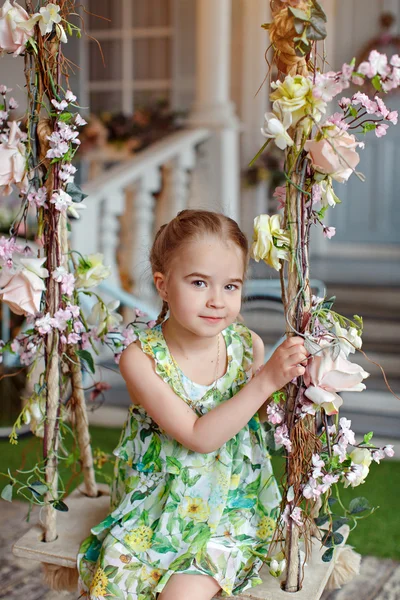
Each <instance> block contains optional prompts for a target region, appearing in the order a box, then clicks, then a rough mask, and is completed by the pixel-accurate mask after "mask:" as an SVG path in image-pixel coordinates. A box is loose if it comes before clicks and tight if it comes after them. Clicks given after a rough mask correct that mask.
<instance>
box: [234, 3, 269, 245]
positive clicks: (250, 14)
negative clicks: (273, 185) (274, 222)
mask: <svg viewBox="0 0 400 600" xmlns="http://www.w3.org/2000/svg"><path fill="white" fill-rule="evenodd" d="M270 21H271V10H270V7H269V3H268V2H265V0H242V23H243V34H242V35H243V63H242V91H241V95H242V97H241V106H242V113H241V115H240V117H241V121H242V123H243V136H242V145H241V164H242V169H246V168H247V166H248V164H249V162H250V161H251V159H252V158H253V157H254V156H255V154H256V153H257V152H258V151H259V149H260V148H261V146H262V145H263V144H264V143H265V138H264V137H263V136H262V134H261V131H260V130H261V127H262V125H263V122H264V113H265V112H266V111H267V110H268V103H269V100H268V91H269V79H266V76H267V73H268V68H269V67H268V63H267V62H266V60H265V51H266V49H267V48H268V46H269V43H270V42H269V36H268V32H267V31H266V30H265V29H262V27H261V25H262V24H263V23H269V22H270ZM260 86H261V87H260ZM257 92H258V93H257ZM268 187H269V186H268V184H267V182H261V183H259V184H257V185H256V186H254V187H251V188H243V189H242V227H243V229H244V231H245V232H246V234H247V235H248V236H251V235H252V232H253V219H254V217H256V216H257V215H258V214H261V213H266V212H267V210H268V193H269V190H268Z"/></svg>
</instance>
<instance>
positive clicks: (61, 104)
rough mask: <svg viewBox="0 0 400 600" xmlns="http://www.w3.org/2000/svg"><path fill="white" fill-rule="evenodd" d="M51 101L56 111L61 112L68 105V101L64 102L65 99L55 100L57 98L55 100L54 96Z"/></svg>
mask: <svg viewBox="0 0 400 600" xmlns="http://www.w3.org/2000/svg"><path fill="white" fill-rule="evenodd" d="M51 103H52V105H53V106H54V107H55V108H56V109H57V112H62V111H63V110H65V109H66V108H67V106H68V102H66V101H65V100H61V102H57V100H55V98H53V100H52V101H51Z"/></svg>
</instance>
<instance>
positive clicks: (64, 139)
mask: <svg viewBox="0 0 400 600" xmlns="http://www.w3.org/2000/svg"><path fill="white" fill-rule="evenodd" d="M56 125H57V128H58V131H53V133H52V134H51V135H48V136H47V139H48V140H49V142H50V148H49V150H47V152H46V158H63V157H64V156H65V155H66V154H67V152H68V151H69V148H70V144H75V145H79V144H80V140H79V139H78V136H79V132H78V131H76V128H75V127H74V126H72V127H71V125H68V123H64V122H63V121H57V124H56Z"/></svg>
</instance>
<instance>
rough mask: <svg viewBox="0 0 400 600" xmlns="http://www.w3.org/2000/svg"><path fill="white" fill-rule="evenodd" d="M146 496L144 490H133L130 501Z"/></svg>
mask: <svg viewBox="0 0 400 600" xmlns="http://www.w3.org/2000/svg"><path fill="white" fill-rule="evenodd" d="M143 498H146V494H145V493H144V492H133V494H132V496H131V502H135V501H136V500H143Z"/></svg>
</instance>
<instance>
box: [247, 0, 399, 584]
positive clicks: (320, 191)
mask: <svg viewBox="0 0 400 600" xmlns="http://www.w3.org/2000/svg"><path fill="white" fill-rule="evenodd" d="M271 9H272V16H273V21H272V23H271V24H268V25H263V27H264V28H265V29H268V31H269V35H270V40H271V46H272V52H273V56H274V63H275V65H276V67H277V68H278V71H279V79H277V80H276V81H273V82H272V83H271V88H272V89H271V93H270V102H271V109H270V111H269V112H267V113H266V114H265V122H264V125H263V127H262V129H261V131H262V134H263V135H264V136H265V137H266V138H267V141H266V143H265V144H264V146H263V147H262V148H261V150H260V152H259V153H258V154H257V155H256V157H255V158H254V159H253V161H252V163H254V161H255V160H256V159H257V158H258V157H259V156H260V154H261V153H262V152H263V151H264V149H265V148H266V147H267V146H268V144H270V143H271V142H273V143H274V144H275V145H276V146H277V147H278V148H279V149H280V150H282V152H284V175H285V180H286V185H284V186H279V187H278V188H277V189H276V190H275V192H274V196H275V197H276V198H278V200H279V204H280V207H281V209H282V214H276V215H273V216H269V215H260V216H258V217H256V219H255V222H254V226H255V227H254V241H253V245H252V257H253V258H254V259H255V260H256V261H259V260H263V261H265V262H266V263H267V264H268V265H270V266H271V267H272V268H274V269H276V270H277V271H279V273H280V278H281V287H282V300H283V303H284V306H285V316H286V322H287V334H288V335H300V336H302V337H303V338H304V340H305V346H306V348H307V350H308V351H309V353H310V360H309V362H308V366H307V368H306V372H305V374H304V376H302V377H299V378H297V379H296V380H293V382H292V383H291V384H289V385H288V386H287V387H286V388H285V389H283V390H281V391H280V392H279V393H276V394H275V395H274V399H273V402H272V403H271V404H270V406H269V407H268V420H269V422H270V424H271V425H273V426H274V427H275V430H274V438H275V442H276V444H277V445H280V446H282V447H283V448H284V452H285V455H286V467H287V468H286V483H285V489H284V497H283V502H282V513H281V526H280V532H281V534H282V535H281V536H280V539H283V540H284V542H283V546H284V552H283V554H284V556H285V560H286V564H287V573H286V581H285V589H286V591H297V590H298V589H300V588H301V583H302V577H303V574H304V569H303V567H304V559H305V558H306V555H307V553H308V552H309V548H310V540H311V535H312V534H316V535H317V536H318V537H319V539H320V540H321V542H322V544H323V545H325V546H326V551H325V553H324V555H323V560H324V561H327V562H329V561H330V560H331V559H332V557H333V556H334V549H335V547H336V546H338V545H339V544H341V543H342V542H343V536H342V535H341V533H340V532H339V531H338V529H339V528H340V527H341V526H342V525H343V524H349V525H350V527H351V528H353V527H354V526H355V525H356V524H357V520H358V519H359V518H360V513H362V515H361V516H362V517H364V516H365V515H366V514H368V513H372V512H373V510H374V509H373V508H371V507H370V506H369V504H368V501H367V500H365V499H364V498H358V499H355V500H354V501H353V502H352V503H351V505H350V507H348V508H345V507H344V506H343V504H342V503H341V501H340V494H339V485H343V486H344V487H347V486H352V487H356V486H359V485H360V484H362V483H364V481H365V478H366V477H367V475H368V471H369V466H370V464H371V462H372V461H375V462H377V463H379V462H380V461H381V460H382V459H383V458H384V457H385V456H392V455H393V448H392V446H385V447H384V448H378V447H376V446H375V445H374V444H373V440H372V437H373V433H372V432H369V433H367V434H366V435H365V436H364V438H363V440H362V441H361V442H357V441H356V439H355V435H354V432H353V431H352V430H351V421H349V420H347V419H345V418H339V408H340V406H341V405H342V402H343V400H342V398H341V397H340V395H339V393H340V392H345V391H354V392H360V391H362V390H363V389H365V384H364V383H363V381H364V380H365V379H366V378H367V377H368V375H369V374H368V373H367V372H366V371H364V369H363V368H362V367H360V366H359V365H357V364H356V363H354V362H352V361H351V360H349V358H350V356H351V355H353V354H354V353H355V351H357V350H360V351H361V346H362V330H363V322H362V319H361V317H359V316H355V317H354V320H353V321H350V320H348V319H346V318H345V317H343V316H342V315H340V314H338V313H337V312H335V310H334V308H333V305H334V300H335V298H329V299H328V298H317V297H315V296H312V293H311V290H310V284H309V259H308V255H309V243H310V233H311V229H312V227H313V226H314V225H316V226H318V227H320V228H321V229H322V233H323V235H324V236H325V237H326V238H331V237H332V236H333V235H335V228H334V227H329V226H328V225H327V224H326V223H325V219H326V215H327V212H328V211H329V210H331V209H332V210H340V207H337V205H338V204H340V198H339V196H340V191H339V190H337V188H336V185H335V186H334V184H336V183H345V182H346V181H347V180H348V179H349V177H350V176H352V175H353V176H356V177H359V178H360V179H361V180H364V179H365V178H364V176H363V175H362V174H361V173H359V172H358V171H357V166H358V163H359V161H360V156H359V151H360V150H362V149H363V148H364V145H365V141H364V140H365V139H367V138H366V134H368V135H375V136H377V137H378V138H381V137H383V136H385V134H386V132H387V129H388V128H389V127H390V126H392V125H396V123H397V120H398V114H397V112H396V111H392V110H390V108H389V107H387V106H386V103H385V101H384V99H383V96H384V94H385V93H386V92H389V91H391V90H393V89H396V88H397V87H398V86H399V84H400V57H399V56H398V55H394V56H392V57H391V58H388V57H387V56H385V55H383V54H380V53H379V52H377V51H375V50H373V51H371V53H370V55H369V57H368V60H366V61H363V62H361V64H356V61H355V60H354V59H353V60H352V61H351V62H350V63H348V64H344V65H343V66H342V68H341V70H340V71H338V72H335V71H329V72H326V73H325V72H322V71H321V70H320V69H319V68H318V65H317V62H316V60H315V57H316V56H318V52H319V51H320V46H319V45H318V42H320V41H322V40H323V39H324V38H325V36H326V28H325V24H326V16H325V14H324V11H323V9H322V8H321V6H320V5H319V4H318V3H317V2H316V1H315V0H287V1H284V0H282V1H278V0H273V1H272V2H271ZM355 86H356V87H360V88H362V90H363V91H354V92H353V93H351V94H348V93H347V90H349V89H350V87H352V89H353V90H354V87H355ZM332 103H333V104H334V108H333V109H332ZM333 494H334V495H335V498H334V497H333ZM334 501H336V505H337V506H340V510H341V514H337V512H336V509H335V508H334V506H335V507H336V505H335V504H334ZM315 525H316V526H317V530H316V528H315ZM278 537H279V536H278ZM300 540H302V541H303V544H304V547H305V549H306V554H305V556H304V555H301V554H300V552H299V541H300ZM301 556H302V557H301ZM300 557H301V558H300Z"/></svg>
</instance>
